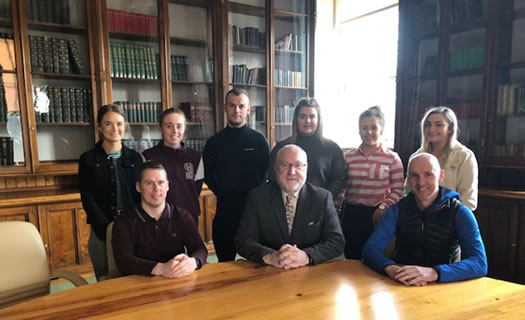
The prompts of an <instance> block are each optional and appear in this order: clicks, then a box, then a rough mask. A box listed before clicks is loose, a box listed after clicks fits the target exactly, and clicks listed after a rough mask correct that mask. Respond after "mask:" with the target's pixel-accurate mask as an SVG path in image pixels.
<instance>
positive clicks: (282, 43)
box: [275, 33, 304, 51]
mask: <svg viewBox="0 0 525 320" xmlns="http://www.w3.org/2000/svg"><path fill="white" fill-rule="evenodd" d="M275 49H276V50H289V51H301V50H304V48H303V41H301V40H300V39H299V35H298V34H292V33H290V34H287V35H285V36H284V37H282V38H281V39H279V40H277V41H276V42H275Z"/></svg>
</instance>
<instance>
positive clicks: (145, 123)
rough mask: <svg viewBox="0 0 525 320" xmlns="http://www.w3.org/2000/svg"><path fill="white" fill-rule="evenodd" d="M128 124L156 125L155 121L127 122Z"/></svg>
mask: <svg viewBox="0 0 525 320" xmlns="http://www.w3.org/2000/svg"><path fill="white" fill-rule="evenodd" d="M127 124H128V125H130V126H158V125H159V124H158V123H157V122H127Z"/></svg>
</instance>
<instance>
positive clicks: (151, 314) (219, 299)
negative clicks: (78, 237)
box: [0, 260, 525, 320]
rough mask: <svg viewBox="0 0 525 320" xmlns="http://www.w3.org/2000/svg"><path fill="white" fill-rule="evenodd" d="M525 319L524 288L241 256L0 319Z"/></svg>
mask: <svg viewBox="0 0 525 320" xmlns="http://www.w3.org/2000/svg"><path fill="white" fill-rule="evenodd" d="M90 317H91V318H107V319H126V320H127V319H196V320H200V319H265V320H267V319H272V320H273V319H323V320H324V319H358V318H362V319H374V318H375V319H491V320H495V319H525V286H522V285H518V284H514V283H509V282H505V281H500V280H494V279H491V278H481V279H476V280H470V281H463V282H456V283H450V284H431V285H428V286H425V287H404V286H402V285H400V284H397V283H395V282H393V281H391V280H390V279H388V278H386V277H384V276H382V275H379V274H377V273H375V272H374V271H372V270H370V269H368V268H367V267H366V266H364V265H363V264H362V263H361V262H359V261H352V260H335V261H331V262H328V263H325V264H321V265H318V266H314V267H304V268H300V269H297V270H291V271H284V270H280V269H275V268H273V267H261V266H257V265H254V264H252V263H249V262H245V261H237V262H230V263H218V264H211V265H205V266H204V268H203V269H202V270H199V271H197V272H195V273H194V274H193V275H191V276H188V277H186V278H183V279H176V280H170V279H164V278H161V277H142V276H129V277H124V278H118V279H113V280H108V281H104V282H100V283H97V284H92V285H88V286H85V287H80V288H75V289H71V290H67V291H64V292H60V293H56V294H52V295H49V296H46V297H42V298H38V299H35V300H32V301H29V302H25V303H22V304H18V305H15V306H11V307H9V308H6V309H2V310H0V319H3V320H6V319H55V320H57V319H68V320H69V319H79V318H90Z"/></svg>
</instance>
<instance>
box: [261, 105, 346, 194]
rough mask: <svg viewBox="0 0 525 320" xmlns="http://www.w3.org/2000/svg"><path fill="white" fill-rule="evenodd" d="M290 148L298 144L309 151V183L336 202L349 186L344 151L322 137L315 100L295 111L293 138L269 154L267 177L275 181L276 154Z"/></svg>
mask: <svg viewBox="0 0 525 320" xmlns="http://www.w3.org/2000/svg"><path fill="white" fill-rule="evenodd" d="M287 144H296V145H298V146H300V147H301V148H303V149H304V151H306V154H307V156H308V172H307V178H306V181H308V182H310V183H311V184H313V185H316V186H319V187H322V188H325V189H328V191H330V192H331V193H332V197H333V198H334V199H335V197H337V195H338V193H339V191H340V190H341V189H342V188H343V186H344V184H345V182H346V166H345V160H344V158H343V152H342V151H341V148H339V146H338V145H337V143H335V142H334V141H332V140H330V139H326V138H324V137H323V121H322V117H321V108H320V107H319V104H318V103H317V101H316V100H315V99H314V98H303V99H301V100H299V103H298V104H297V106H296V107H295V111H294V114H293V120H292V136H290V137H288V138H286V139H284V140H282V141H279V142H278V143H277V144H276V145H275V147H274V148H273V150H272V153H271V154H270V163H269V165H268V177H269V179H270V180H273V181H275V172H274V171H273V165H274V163H275V157H276V155H277V152H278V151H279V150H280V149H281V148H282V147H284V146H285V145H287Z"/></svg>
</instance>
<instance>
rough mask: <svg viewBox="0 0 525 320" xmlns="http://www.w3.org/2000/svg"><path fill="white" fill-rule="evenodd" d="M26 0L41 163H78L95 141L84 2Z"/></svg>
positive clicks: (77, 0) (34, 104)
mask: <svg viewBox="0 0 525 320" xmlns="http://www.w3.org/2000/svg"><path fill="white" fill-rule="evenodd" d="M32 4H33V1H29V0H28V1H27V5H26V6H27V8H28V12H27V17H28V21H29V22H28V30H29V51H30V60H31V78H32V88H33V107H34V113H35V117H36V123H37V130H36V131H37V133H36V134H37V146H38V157H39V161H40V163H41V164H45V163H48V164H51V163H58V162H61V161H67V160H75V161H76V160H78V158H79V156H80V155H81V154H82V152H84V151H85V150H86V149H88V148H89V147H90V146H91V145H92V144H93V141H94V136H93V127H92V125H93V116H92V110H93V109H92V92H91V78H90V58H89V40H88V27H87V23H86V21H87V19H86V6H85V1H82V0H76V1H70V2H68V1H56V2H53V3H52V4H51V6H48V5H47V4H48V3H47V2H44V1H39V2H38V5H36V6H34V5H32Z"/></svg>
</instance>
